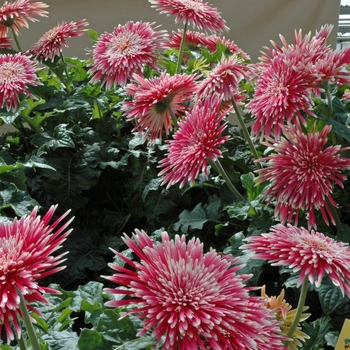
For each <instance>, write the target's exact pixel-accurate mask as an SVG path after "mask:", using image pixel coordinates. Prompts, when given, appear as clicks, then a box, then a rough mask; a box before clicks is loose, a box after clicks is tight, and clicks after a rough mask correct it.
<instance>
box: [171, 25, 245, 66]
mask: <svg viewBox="0 0 350 350" xmlns="http://www.w3.org/2000/svg"><path fill="white" fill-rule="evenodd" d="M182 36H183V29H178V30H177V32H174V31H173V32H172V33H171V34H170V35H169V43H168V46H169V47H171V48H174V49H177V50H179V49H180V45H181V40H182ZM217 43H221V44H222V45H225V46H227V49H228V50H229V52H230V54H232V55H241V57H242V58H243V59H244V60H249V59H250V57H249V55H248V54H247V53H245V52H244V51H243V50H242V49H241V48H239V47H238V46H237V45H236V44H235V43H234V42H233V41H232V40H229V39H226V38H225V37H222V36H218V35H215V34H212V35H209V36H208V35H206V34H205V33H203V32H196V31H191V30H186V34H185V46H186V47H188V48H190V49H193V48H200V47H207V48H208V49H209V50H210V52H215V51H216V49H217Z"/></svg>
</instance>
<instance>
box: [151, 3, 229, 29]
mask: <svg viewBox="0 0 350 350" xmlns="http://www.w3.org/2000/svg"><path fill="white" fill-rule="evenodd" d="M149 2H150V3H151V4H152V7H155V8H156V9H157V10H158V11H160V13H165V14H167V15H168V16H173V15H175V16H176V18H175V22H176V23H178V22H181V21H183V22H184V23H189V24H190V25H192V26H193V27H197V28H199V29H201V30H204V31H212V32H221V31H223V30H228V28H227V27H226V24H225V21H224V20H223V19H222V17H221V16H220V13H219V12H218V11H217V9H216V8H215V7H212V6H211V5H209V4H208V3H206V2H203V0H149Z"/></svg>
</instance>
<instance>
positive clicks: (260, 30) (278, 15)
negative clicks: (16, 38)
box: [20, 0, 340, 61]
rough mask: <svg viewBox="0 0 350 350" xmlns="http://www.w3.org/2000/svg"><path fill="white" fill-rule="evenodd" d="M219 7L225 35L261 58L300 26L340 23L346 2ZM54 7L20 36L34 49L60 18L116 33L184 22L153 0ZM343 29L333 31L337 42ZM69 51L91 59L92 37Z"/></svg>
mask: <svg viewBox="0 0 350 350" xmlns="http://www.w3.org/2000/svg"><path fill="white" fill-rule="evenodd" d="M204 1H206V2H208V3H210V4H213V6H215V7H217V8H218V10H219V11H220V12H221V13H222V17H223V18H224V19H225V20H226V22H227V25H228V27H229V28H230V31H229V32H228V33H225V34H224V35H225V36H226V37H227V38H230V39H232V40H234V41H235V42H236V44H237V45H239V46H240V47H241V48H242V49H243V50H244V51H246V52H247V53H249V54H250V55H251V57H252V59H253V60H254V61H255V60H257V57H258V56H259V55H260V53H259V52H260V50H261V48H262V46H264V45H270V39H272V40H274V41H276V42H280V41H279V36H278V35H279V34H280V33H281V34H283V35H284V36H285V37H286V38H287V39H288V40H289V41H292V40H293V36H294V29H298V30H299V29H300V28H302V29H303V32H304V33H305V34H307V32H308V31H310V30H311V31H312V32H313V33H314V31H315V30H316V29H319V28H320V27H321V25H322V24H326V23H333V24H334V25H335V26H337V24H338V17H339V10H340V0H293V1H292V0H204ZM43 2H45V3H47V4H48V5H49V8H48V11H49V18H40V22H36V23H32V22H30V27H29V29H25V28H24V29H23V30H22V34H21V37H20V41H21V44H22V46H23V48H24V49H28V48H30V46H31V45H32V43H34V42H36V41H37V40H38V39H39V38H40V36H41V35H42V34H43V33H44V32H45V31H47V30H49V29H51V28H52V27H54V26H55V25H56V24H57V22H58V21H62V20H65V21H72V20H73V21H78V20H80V19H86V20H87V21H88V22H89V23H90V27H91V28H92V29H94V30H96V31H97V32H98V33H100V34H102V33H103V32H105V31H108V32H110V31H112V30H113V28H114V27H115V26H117V25H118V24H122V25H123V24H125V22H127V21H138V20H142V21H148V22H154V21H156V23H157V24H161V25H162V27H163V28H165V29H167V30H176V29H177V28H179V27H181V26H182V25H181V24H179V25H176V24H175V23H174V17H167V16H166V15H160V14H159V13H158V12H157V11H156V10H155V9H153V8H151V7H150V4H149V2H148V1H147V0H46V1H45V0H43ZM336 36H337V29H336V28H335V29H334V30H333V33H332V38H331V39H332V40H331V41H332V44H333V46H334V48H335V46H336ZM68 44H69V46H70V48H69V50H68V51H66V52H65V54H67V55H71V56H74V55H75V56H79V57H81V58H84V57H86V56H85V52H84V48H86V47H91V41H90V39H89V37H88V36H87V35H84V36H83V37H81V38H72V39H69V40H68Z"/></svg>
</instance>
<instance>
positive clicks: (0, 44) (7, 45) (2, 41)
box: [0, 36, 12, 49]
mask: <svg viewBox="0 0 350 350" xmlns="http://www.w3.org/2000/svg"><path fill="white" fill-rule="evenodd" d="M0 49H12V43H11V38H10V37H8V36H4V37H1V38H0Z"/></svg>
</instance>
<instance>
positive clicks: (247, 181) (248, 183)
mask: <svg viewBox="0 0 350 350" xmlns="http://www.w3.org/2000/svg"><path fill="white" fill-rule="evenodd" d="M241 181H242V185H243V187H244V188H245V189H246V190H247V195H248V198H249V200H251V201H253V200H254V199H256V198H257V197H258V196H259V195H261V194H262V192H263V190H264V188H265V186H264V185H263V184H259V185H257V184H256V182H255V176H254V174H253V173H248V174H243V175H241Z"/></svg>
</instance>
